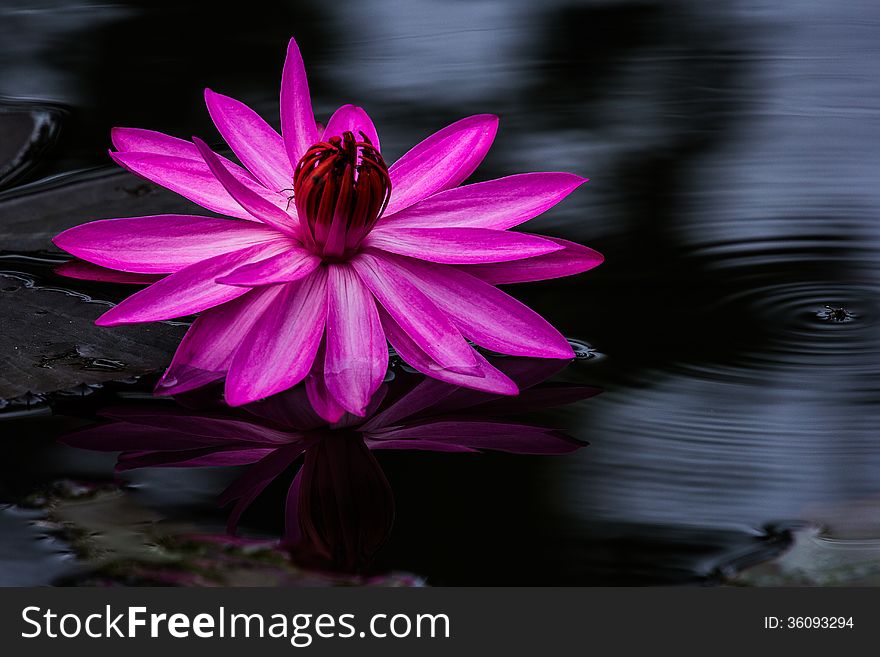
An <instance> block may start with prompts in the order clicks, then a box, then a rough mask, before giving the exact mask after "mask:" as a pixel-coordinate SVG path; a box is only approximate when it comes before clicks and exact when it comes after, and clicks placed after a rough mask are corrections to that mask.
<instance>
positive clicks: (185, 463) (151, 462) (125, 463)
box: [116, 447, 275, 472]
mask: <svg viewBox="0 0 880 657" xmlns="http://www.w3.org/2000/svg"><path fill="white" fill-rule="evenodd" d="M274 451H275V449H274V448H273V449H266V448H256V449H255V448H249V449H236V448H232V447H229V448H226V449H222V448H217V447H210V448H206V449H192V450H181V451H174V452H155V451H146V452H125V453H123V454H120V455H119V460H118V462H117V464H116V470H117V471H119V472H124V471H126V470H135V469H137V468H207V467H229V466H235V465H250V464H251V463H256V462H258V461H260V460H261V459H263V458H265V457H266V456H268V455H269V454H271V453H272V452H274Z"/></svg>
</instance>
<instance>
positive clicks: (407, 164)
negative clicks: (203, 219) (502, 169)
mask: <svg viewBox="0 0 880 657" xmlns="http://www.w3.org/2000/svg"><path fill="white" fill-rule="evenodd" d="M497 131H498V117H497V116H493V115H491V114H478V115H476V116H469V117H467V118H466V119H461V120H460V121H456V122H455V123H453V124H452V125H450V126H447V127H445V128H443V129H442V130H440V131H439V132H435V133H434V134H433V135H431V136H430V137H428V138H427V139H425V140H424V141H423V142H421V143H419V144H417V145H416V146H414V147H413V148H412V149H410V150H409V151H408V152H407V153H406V154H405V155H404V156H403V157H402V158H400V159H399V160H397V162H395V163H394V164H392V165H391V167H390V168H389V170H388V173H389V175H390V176H391V201H390V203H389V204H388V209H387V210H386V211H385V215H386V216H390V215H392V214H394V213H395V212H399V211H400V210H403V209H404V208H408V207H409V206H411V205H412V204H413V203H417V202H419V201H421V200H422V199H424V198H427V197H428V196H430V195H431V194H436V193H437V192H440V191H443V190H444V189H449V188H450V187H455V186H457V185H458V184H460V183H461V182H463V181H464V180H465V179H466V178H467V177H468V176H470V175H471V174H472V173H473V172H474V170H475V169H476V168H477V167H478V166H479V164H480V162H482V161H483V158H484V157H486V153H487V152H488V151H489V148H490V147H491V146H492V141H493V140H494V139H495V133H496V132H497Z"/></svg>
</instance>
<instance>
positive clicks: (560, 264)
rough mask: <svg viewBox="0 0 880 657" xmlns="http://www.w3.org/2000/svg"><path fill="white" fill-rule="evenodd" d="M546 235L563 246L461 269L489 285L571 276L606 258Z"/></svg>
mask: <svg viewBox="0 0 880 657" xmlns="http://www.w3.org/2000/svg"><path fill="white" fill-rule="evenodd" d="M547 239H549V240H553V241H554V242H556V243H557V244H560V245H561V246H563V247H564V249H563V250H562V251H554V252H553V253H548V254H546V255H542V256H536V257H534V258H527V259H525V260H518V261H516V262H499V263H486V264H479V265H465V266H463V267H460V269H461V270H462V271H466V272H468V273H469V274H472V275H474V276H476V277H477V278H479V279H480V280H483V281H485V282H486V283H489V284H491V285H502V284H504V283H527V282H529V281H543V280H546V279H550V278H562V277H563V276H573V275H575V274H580V273H582V272H585V271H588V270H590V269H592V268H593V267H598V266H599V265H600V264H602V261H603V260H604V259H605V258H604V257H603V256H602V254H601V253H599V252H598V251H594V250H593V249H590V248H588V247H586V246H581V245H580V244H576V243H575V242H569V241H568V240H562V239H559V238H557V237H548V238H547Z"/></svg>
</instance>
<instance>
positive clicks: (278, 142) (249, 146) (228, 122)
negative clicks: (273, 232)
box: [205, 89, 293, 192]
mask: <svg viewBox="0 0 880 657" xmlns="http://www.w3.org/2000/svg"><path fill="white" fill-rule="evenodd" d="M205 103H206V104H207V106H208V113H209V114H210V115H211V120H213V121H214V125H216V126H217V130H218V131H219V132H220V134H221V135H223V139H225V140H226V143H227V144H229V146H230V148H232V152H233V153H235V155H236V157H238V159H239V160H241V163H242V164H244V165H245V166H246V167H247V168H248V170H249V171H250V172H251V173H253V174H254V176H256V178H257V180H259V181H260V182H261V183H263V184H264V185H265V186H266V187H268V188H269V189H271V190H273V191H276V192H280V190H282V189H284V188H286V187H290V186H291V185H293V166H291V164H290V160H288V159H287V151H286V150H285V148H284V141H283V140H282V139H281V135H279V134H278V133H277V132H275V130H274V129H273V128H272V127H271V126H270V125H269V124H268V123H266V122H265V121H264V120H263V119H262V117H261V116H260V115H259V114H257V113H256V112H255V111H254V110H252V109H251V108H250V107H248V106H247V105H245V104H244V103H242V102H239V101H237V100H235V99H234V98H230V97H229V96H223V95H222V94H218V93H214V92H213V91H211V90H210V89H205Z"/></svg>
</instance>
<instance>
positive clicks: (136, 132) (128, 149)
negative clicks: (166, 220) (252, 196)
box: [110, 128, 250, 177]
mask: <svg viewBox="0 0 880 657" xmlns="http://www.w3.org/2000/svg"><path fill="white" fill-rule="evenodd" d="M110 140H111V141H112V142H113V147H114V148H115V149H116V150H117V151H119V152H120V153H152V154H153V155H168V156H170V157H182V158H184V159H185V160H197V161H199V162H201V160H202V156H201V155H200V154H199V151H198V149H197V148H196V145H195V144H193V143H192V142H191V141H187V140H185V139H180V138H178V137H172V136H171V135H166V134H164V133H162V132H156V131H155V130H144V129H143V128H113V129H112V130H111V131H110ZM217 157H219V158H220V159H221V160H223V163H224V164H226V165H227V166H230V167H231V168H232V169H236V170H237V172H238V173H239V174H241V175H243V176H244V177H249V175H250V174H248V173H247V172H246V171H245V170H244V169H242V168H241V167H240V166H238V165H237V164H234V163H233V162H231V161H230V160H228V159H226V158H225V157H223V156H222V155H218V156H217Z"/></svg>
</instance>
